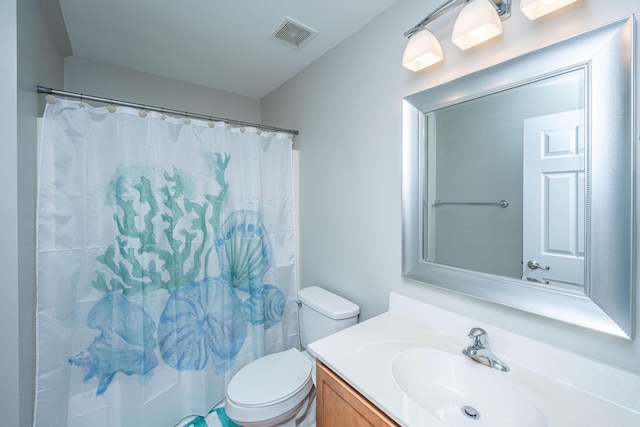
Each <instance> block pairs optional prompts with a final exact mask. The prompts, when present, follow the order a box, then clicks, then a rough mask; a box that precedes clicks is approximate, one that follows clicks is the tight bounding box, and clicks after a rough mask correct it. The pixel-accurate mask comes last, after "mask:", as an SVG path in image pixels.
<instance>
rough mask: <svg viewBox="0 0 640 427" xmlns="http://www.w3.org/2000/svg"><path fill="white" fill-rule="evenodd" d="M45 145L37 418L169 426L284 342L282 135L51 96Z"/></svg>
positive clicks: (286, 218) (287, 186)
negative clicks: (52, 102)
mask: <svg viewBox="0 0 640 427" xmlns="http://www.w3.org/2000/svg"><path fill="white" fill-rule="evenodd" d="M41 145H42V146H41V156H40V161H41V166H40V185H39V195H38V211H39V212H38V213H39V215H38V353H39V354H38V378H37V403H36V413H35V419H36V425H47V426H53V425H60V426H75V425H92V426H100V425H105V426H107V425H137V426H160V425H167V426H170V425H173V424H174V423H175V422H177V421H178V420H180V419H181V418H183V417H184V416H186V415H189V414H198V413H199V414H206V413H207V412H208V411H209V409H210V408H211V407H212V406H213V405H215V404H217V403H218V402H220V401H221V400H222V399H223V397H224V391H225V389H226V384H227V383H228V381H229V379H230V377H231V375H232V373H233V372H235V371H237V369H239V368H240V367H242V366H243V365H244V364H246V363H248V362H249V361H251V360H253V359H254V358H256V357H259V356H261V355H262V354H265V352H273V351H279V350H282V349H284V348H289V347H292V346H295V345H296V343H295V341H293V340H292V338H291V337H292V336H295V335H296V334H297V324H296V323H295V316H291V315H290V314H291V312H292V310H293V311H295V236H294V230H293V218H292V212H293V208H292V197H291V194H292V191H291V188H292V184H291V165H290V162H291V143H290V140H289V139H288V137H287V136H286V135H261V134H260V133H259V132H258V131H255V130H251V131H247V130H244V129H242V130H237V129H229V128H228V127H225V126H222V125H219V126H213V127H212V126H210V125H209V124H207V123H199V122H195V123H191V124H188V125H187V124H185V123H183V122H181V121H179V120H177V119H172V118H167V117H165V116H157V117H156V116H154V115H149V117H147V118H143V117H141V116H138V115H137V114H136V112H135V110H131V109H119V110H118V111H117V112H116V113H111V112H109V111H108V110H107V109H105V108H94V107H90V106H85V105H80V106H79V105H77V103H74V102H71V101H59V102H58V103H56V104H55V105H49V106H48V107H47V111H46V112H45V119H44V129H43V133H42V138H41ZM290 319H294V320H293V321H290ZM47 349H50V350H51V352H50V353H45V350H47ZM47 354H50V356H47ZM50 359H54V360H55V362H54V360H50ZM52 362H53V363H52ZM87 423H89V424H87Z"/></svg>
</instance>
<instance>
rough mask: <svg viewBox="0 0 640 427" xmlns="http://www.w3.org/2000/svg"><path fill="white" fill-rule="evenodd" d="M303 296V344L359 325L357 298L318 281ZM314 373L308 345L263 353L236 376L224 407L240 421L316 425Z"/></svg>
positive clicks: (257, 426)
mask: <svg viewBox="0 0 640 427" xmlns="http://www.w3.org/2000/svg"><path fill="white" fill-rule="evenodd" d="M298 302H299V304H298V305H299V306H300V310H299V319H300V341H301V343H302V346H303V347H306V345H307V344H309V343H311V342H313V341H316V340H318V339H320V338H323V337H325V336H327V335H330V334H332V333H334V332H338V331H339V330H342V329H345V328H347V327H349V326H351V325H355V324H356V323H357V321H358V314H359V313H360V308H359V307H358V306H357V305H356V304H354V303H352V302H350V301H348V300H346V299H344V298H342V297H340V296H338V295H336V294H333V293H331V292H329V291H327V290H325V289H322V288H319V287H317V286H312V287H309V288H304V289H301V290H300V291H299V292H298ZM315 379H316V378H315V360H314V359H313V357H312V356H311V355H310V354H309V353H307V352H306V351H302V352H301V351H299V350H298V349H295V348H294V349H289V350H286V351H283V352H280V353H274V354H270V355H268V356H264V357H261V358H259V359H256V360H254V361H253V362H251V363H249V364H248V365H247V366H245V367H244V368H242V369H240V370H239V371H238V372H237V373H236V374H235V375H234V376H233V378H232V379H231V381H230V382H229V386H228V387H227V400H226V403H225V411H226V412H227V416H228V417H229V418H231V419H232V420H233V421H234V422H236V423H237V424H240V425H241V426H247V427H263V426H264V427H266V426H280V427H282V426H284V427H289V426H291V427H294V426H298V427H311V426H315V421H316V409H315V406H316V405H315V402H316V399H315V395H316V394H315V387H314V383H315Z"/></svg>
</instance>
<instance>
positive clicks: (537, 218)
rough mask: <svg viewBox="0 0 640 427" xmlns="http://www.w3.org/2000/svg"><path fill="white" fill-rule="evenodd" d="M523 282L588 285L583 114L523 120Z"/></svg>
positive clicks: (582, 112)
mask: <svg viewBox="0 0 640 427" xmlns="http://www.w3.org/2000/svg"><path fill="white" fill-rule="evenodd" d="M523 152H524V154H523V156H524V158H523V161H524V162H523V165H524V166H523V168H524V171H523V187H524V188H523V190H524V197H523V227H524V231H523V266H522V278H523V279H526V280H530V281H534V282H540V283H546V284H550V285H553V286H558V287H563V288H568V289H572V288H574V287H575V286H579V287H582V285H583V284H584V247H585V241H584V239H585V224H584V223H585V218H584V215H585V209H584V185H585V182H584V111H583V110H575V111H568V112H564V113H559V114H552V115H548V116H540V117H533V118H530V119H526V120H525V121H524V151H523Z"/></svg>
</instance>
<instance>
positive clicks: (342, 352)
mask: <svg viewBox="0 0 640 427" xmlns="http://www.w3.org/2000/svg"><path fill="white" fill-rule="evenodd" d="M476 326H477V327H482V328H484V329H485V330H486V331H487V333H488V335H489V342H490V345H491V349H492V351H493V352H494V353H495V354H496V356H497V357H499V358H500V359H502V360H503V361H505V362H506V363H507V364H508V365H509V367H510V368H511V370H510V371H509V372H505V373H499V374H500V375H504V376H505V378H506V379H508V380H510V381H511V382H512V383H514V384H516V385H517V386H518V387H519V388H520V389H521V390H522V391H523V392H525V393H526V394H527V395H528V396H529V397H530V398H531V399H532V400H533V402H534V403H535V404H536V405H537V406H538V407H539V408H540V410H541V411H542V412H543V414H544V416H545V418H546V421H547V426H548V427H567V426H593V427H601V426H615V427H627V426H628V427H637V426H640V377H639V376H636V375H633V374H631V373H629V372H626V371H622V370H619V369H616V368H612V367H610V366H606V365H603V364H599V363H597V362H595V361H592V360H589V359H586V358H582V357H580V356H577V355H574V354H571V353H568V352H564V351H562V350H559V349H556V348H553V347H550V346H546V345H544V344H541V343H538V342H535V341H533V340H530V339H527V338H524V337H521V336H517V335H514V334H511V333H508V332H506V331H504V330H501V329H499V328H497V327H495V326H491V325H483V324H480V323H479V322H476V321H474V320H472V319H469V318H465V317H463V316H460V315H458V314H455V313H451V312H448V311H445V310H442V309H440V308H437V307H435V306H431V305H429V304H425V303H422V302H418V301H415V300H412V299H410V298H407V297H404V296H401V295H399V294H396V293H393V292H392V293H391V295H390V304H389V311H388V312H386V313H383V314H381V315H379V316H377V317H374V318H372V319H369V320H367V321H365V322H362V323H359V324H357V325H355V326H353V327H351V328H348V329H346V330H344V331H341V332H338V333H336V334H334V335H331V336H329V337H326V338H324V339H321V340H318V341H316V342H314V343H312V344H310V345H309V346H308V350H309V351H310V352H311V353H313V354H314V355H315V356H316V357H317V358H318V359H319V360H320V361H322V362H323V363H324V364H325V365H327V366H328V367H330V368H331V369H332V370H333V371H335V372H336V373H337V374H338V375H340V376H341V377H342V378H343V379H344V380H345V381H346V382H348V383H349V384H350V385H351V386H353V387H354V388H355V389H356V390H358V391H359V392H360V393H361V394H362V395H364V396H365V397H366V398H367V399H369V400H370V401H371V402H373V403H374V404H375V405H377V406H378V407H379V408H380V409H381V410H383V411H384V412H385V413H386V414H388V415H389V416H390V417H391V418H393V419H394V420H395V421H396V422H398V423H399V424H401V425H403V426H408V427H419V426H429V427H431V426H443V425H444V424H443V423H442V422H441V421H439V420H438V419H436V418H434V417H431V416H430V415H429V414H427V413H426V412H423V411H420V413H419V414H418V413H416V412H415V405H414V404H407V403H408V402H407V401H404V400H405V399H407V398H406V397H405V396H403V394H404V393H403V392H402V390H401V389H400V387H399V386H398V385H397V383H396V382H395V380H394V378H393V375H392V371H391V364H392V361H393V358H394V357H395V356H396V355H397V354H399V353H401V352H402V351H404V350H408V349H412V348H431V349H436V350H441V351H445V352H450V353H453V354H456V355H460V354H461V351H462V349H463V348H464V347H466V346H467V345H469V344H470V340H469V339H468V338H467V333H468V332H469V330H470V329H471V328H473V327H476ZM462 357H464V356H462ZM478 368H479V369H492V368H489V367H485V366H483V365H480V364H478ZM496 372H498V371H496ZM496 398H497V399H500V396H496ZM474 423H475V421H474ZM482 424H483V423H479V424H478V423H475V425H478V426H480V425H482ZM470 425H474V424H470Z"/></svg>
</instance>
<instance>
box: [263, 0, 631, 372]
mask: <svg viewBox="0 0 640 427" xmlns="http://www.w3.org/2000/svg"><path fill="white" fill-rule="evenodd" d="M440 3H441V1H440V0H429V1H424V0H399V1H398V2H397V3H396V4H395V5H394V6H391V7H390V8H389V9H387V10H385V11H384V12H383V13H382V14H381V15H379V16H378V17H377V18H376V19H374V20H373V21H372V22H370V23H369V24H368V25H366V26H365V27H363V28H362V29H361V30H360V31H358V32H357V33H356V34H354V35H353V36H352V37H350V38H349V39H347V40H346V41H345V42H343V43H341V44H340V45H338V46H337V47H336V48H334V49H333V50H331V51H330V52H329V53H327V54H325V55H324V56H323V57H322V58H320V59H319V60H317V61H316V62H314V63H313V64H312V65H310V66H309V67H307V68H306V69H305V70H303V71H302V72H301V73H299V74H298V75H296V76H295V77H293V78H292V79H291V80H289V81H288V82H286V83H285V84H283V85H282V86H281V87H280V88H278V89H277V90H275V91H274V92H272V93H271V94H269V95H268V96H266V97H265V98H263V99H262V118H263V123H265V124H276V123H277V124H278V125H279V126H285V127H289V128H294V129H298V130H299V131H300V135H299V136H297V137H296V147H297V148H298V149H299V150H300V230H299V235H300V244H301V249H300V254H299V257H300V272H301V273H300V276H301V277H300V282H301V286H303V287H305V286H310V285H321V286H323V287H326V288H328V289H330V290H333V291H336V292H337V293H339V294H341V295H343V296H345V297H347V298H350V299H352V300H353V301H354V302H356V303H357V304H359V305H360V306H361V308H362V318H363V319H367V318H370V317H372V316H374V315H377V314H379V313H381V312H383V311H385V310H386V309H387V304H388V294H389V291H395V292H398V293H401V294H404V295H407V296H409V297H413V298H416V299H418V300H421V301H427V302H429V303H432V304H436V305H438V306H441V307H443V308H445V309H448V310H452V311H454V312H459V313H464V314H465V315H469V316H472V317H475V318H477V319H478V321H479V322H483V323H485V322H486V323H489V324H491V323H493V324H498V325H501V326H502V327H503V328H506V329H508V330H511V331H513V332H515V333H519V334H523V335H528V336H530V337H532V338H534V339H537V340H539V341H542V342H545V343H548V344H550V345H554V346H557V347H560V348H563V349H566V350H569V351H573V352H576V353H579V354H584V355H586V356H587V357H590V358H593V359H596V360H600V361H605V362H608V363H610V364H612V365H615V366H619V367H622V368H625V369H627V370H630V371H633V372H636V373H639V374H640V364H639V363H638V360H640V340H635V341H633V342H630V341H624V340H621V339H619V338H614V337H609V336H605V335H603V334H600V333H596V332H592V331H589V330H586V329H583V328H579V327H576V326H571V325H567V324H562V323H559V322H555V321H552V320H548V319H545V318H542V317H538V316H535V315H532V314H527V313H523V312H519V311H517V310H513V309H510V308H506V307H503V306H500V305H496V304H492V303H486V302H482V301H478V300H475V299H473V298H469V297H466V296H461V295H457V294H453V293H450V292H448V291H445V290H440V289H438V288H434V287H430V286H426V285H423V284H419V283H415V282H412V281H408V280H404V279H402V278H401V275H400V269H401V262H400V256H401V253H400V251H401V222H400V198H401V191H400V190H401V187H400V176H401V135H402V128H401V100H402V98H403V97H405V96H408V95H410V94H412V93H415V92H418V91H421V90H424V89H426V88H429V87H432V86H435V85H438V84H440V83H444V82H446V81H450V80H452V79H454V78H456V77H460V76H462V75H465V74H468V73H470V72H473V71H476V70H479V69H483V68H486V67H488V66H490V65H493V64H496V63H499V62H502V61H504V60H506V59H510V58H513V57H516V56H518V55H521V54H523V53H526V52H529V51H532V50H536V49H538V48H541V47H544V46H546V45H549V44H552V43H554V42H557V41H559V40H562V39H565V38H567V37H570V36H573V35H576V34H579V33H581V32H584V31H587V30H589V29H592V28H595V27H598V26H600V25H603V24H606V23H608V22H611V21H613V20H616V19H618V18H622V17H624V16H628V15H630V14H632V13H636V14H638V13H640V3H639V2H638V1H637V0H616V1H615V2H610V1H607V2H605V1H599V0H581V1H579V2H577V3H576V4H574V5H572V6H568V7H567V8H566V9H565V10H564V11H563V13H557V14H555V16H548V17H547V18H545V19H540V20H538V21H533V22H532V21H529V20H528V19H526V18H525V17H524V16H523V15H522V14H521V13H520V12H519V11H518V10H517V9H516V10H514V11H513V16H512V17H511V18H510V19H509V20H507V21H505V22H504V35H503V36H502V37H501V38H500V39H498V40H495V41H492V42H489V43H487V44H486V45H485V46H479V47H477V48H475V49H470V50H468V51H464V52H463V51H460V50H459V49H458V48H457V47H455V46H454V45H453V44H452V43H451V42H450V34H451V30H452V26H453V20H454V14H450V15H449V16H446V17H444V18H441V19H439V20H437V21H435V22H434V23H433V24H431V25H430V26H429V28H430V29H431V30H432V31H433V32H434V33H435V34H436V36H438V37H439V39H440V40H441V42H442V45H443V49H444V52H445V56H446V57H445V60H444V62H443V63H441V64H439V65H437V66H435V67H434V68H431V69H427V70H424V71H422V72H418V73H413V72H411V71H408V70H406V69H404V68H402V67H401V65H400V61H401V58H402V53H403V50H404V46H405V44H406V40H405V39H404V38H403V37H402V34H403V32H404V31H406V30H407V29H408V28H410V27H411V26H412V25H414V24H415V23H416V22H418V21H419V20H420V19H422V18H423V17H424V16H425V15H426V14H427V13H428V12H429V11H430V10H432V9H434V8H435V7H437V6H438V5H439V4H440ZM514 4H515V5H516V7H517V5H518V4H519V3H518V2H514ZM636 287H637V286H636ZM639 295H640V292H636V297H635V298H636V301H635V305H636V307H638V306H639V304H638V302H639V300H640V297H639ZM635 325H636V330H637V329H638V327H639V326H640V322H639V321H638V317H637V314H636V320H635ZM460 339H461V340H464V337H460Z"/></svg>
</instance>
